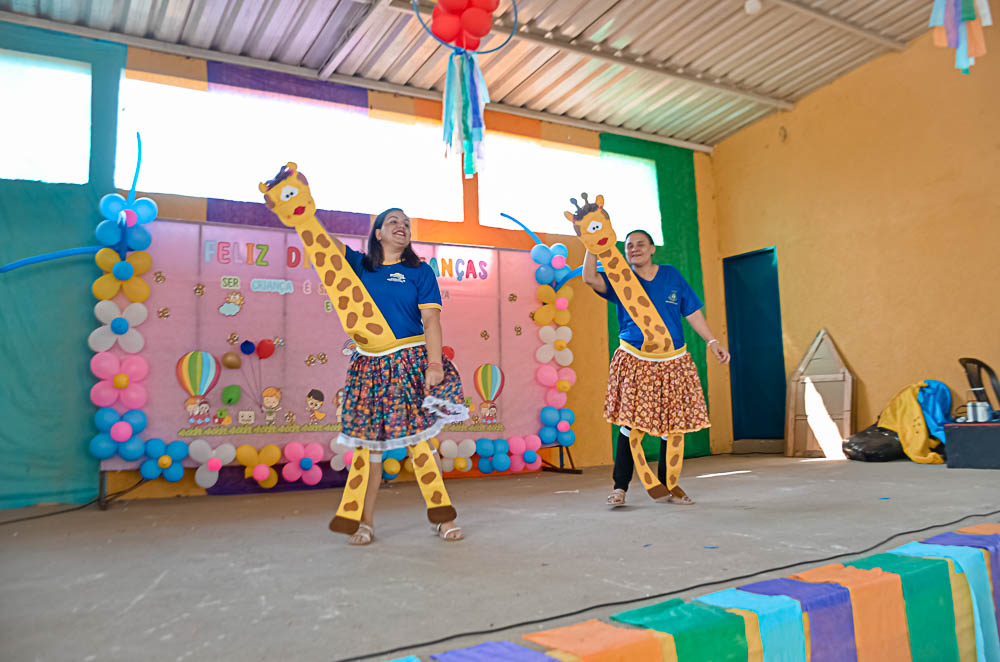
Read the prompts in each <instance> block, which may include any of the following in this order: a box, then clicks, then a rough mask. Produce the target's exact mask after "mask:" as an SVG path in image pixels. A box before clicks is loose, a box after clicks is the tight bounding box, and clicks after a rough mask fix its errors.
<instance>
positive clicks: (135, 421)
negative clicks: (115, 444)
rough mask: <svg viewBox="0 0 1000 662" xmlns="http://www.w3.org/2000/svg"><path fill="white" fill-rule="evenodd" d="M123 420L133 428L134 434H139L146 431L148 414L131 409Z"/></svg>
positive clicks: (123, 416)
mask: <svg viewBox="0 0 1000 662" xmlns="http://www.w3.org/2000/svg"><path fill="white" fill-rule="evenodd" d="M122 420H123V421H125V422H126V423H128V424H129V425H131V426H132V433H133V434H139V433H140V432H142V431H143V430H145V429H146V414H144V413H142V412H141V411H139V410H138V409H129V410H128V411H127V412H125V413H124V414H122ZM109 429H110V428H109Z"/></svg>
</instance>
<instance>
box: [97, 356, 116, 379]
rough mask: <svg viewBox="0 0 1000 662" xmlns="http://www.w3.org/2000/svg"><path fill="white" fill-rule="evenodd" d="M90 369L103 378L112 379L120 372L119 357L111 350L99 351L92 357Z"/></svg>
mask: <svg viewBox="0 0 1000 662" xmlns="http://www.w3.org/2000/svg"><path fill="white" fill-rule="evenodd" d="M90 371H91V372H92V373H94V374H95V375H96V376H98V377H100V378H101V379H111V378H112V377H114V376H115V375H116V374H117V373H118V357H116V356H115V355H114V354H112V353H111V352H98V353H97V354H94V357H93V358H92V359H90Z"/></svg>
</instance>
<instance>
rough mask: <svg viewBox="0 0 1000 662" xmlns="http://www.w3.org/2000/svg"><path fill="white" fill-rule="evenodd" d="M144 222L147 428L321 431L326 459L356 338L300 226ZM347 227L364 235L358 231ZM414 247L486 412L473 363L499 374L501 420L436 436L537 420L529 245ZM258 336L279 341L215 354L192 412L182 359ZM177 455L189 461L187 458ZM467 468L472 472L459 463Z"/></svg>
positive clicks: (227, 438)
mask: <svg viewBox="0 0 1000 662" xmlns="http://www.w3.org/2000/svg"><path fill="white" fill-rule="evenodd" d="M150 232H151V233H152V235H153V242H152V245H151V247H150V249H149V252H150V254H151V255H152V257H153V268H152V269H151V271H150V274H149V275H148V276H147V282H149V285H150V288H151V294H150V297H149V299H148V300H147V301H146V307H147V308H148V310H149V313H150V314H149V318H148V321H147V322H146V323H145V324H143V326H142V333H143V335H144V336H145V338H146V348H145V350H144V351H143V357H144V358H146V360H147V361H148V362H149V366H150V371H149V376H148V377H147V378H146V380H145V385H146V387H147V389H148V392H149V400H148V402H147V404H146V406H145V407H144V408H143V409H144V411H145V412H146V414H147V416H148V419H149V424H148V427H147V428H146V431H145V432H144V433H143V435H142V436H143V438H144V439H151V438H160V439H163V440H164V441H166V442H169V441H172V440H174V439H181V440H183V441H186V442H191V441H193V440H195V439H204V440H205V441H207V442H208V443H209V444H210V445H211V446H212V447H215V446H217V445H219V444H221V443H224V442H228V443H230V444H233V445H234V446H239V445H241V444H250V445H252V446H254V447H256V448H258V449H259V448H262V447H264V446H266V445H268V444H276V445H278V446H279V447H283V446H284V445H285V444H287V443H289V442H292V441H298V442H301V443H308V442H318V443H320V444H321V445H322V446H323V448H324V451H325V455H324V460H329V458H330V457H331V449H330V441H331V440H332V439H335V438H336V437H337V435H338V433H339V430H340V421H339V416H338V408H337V400H338V392H339V391H340V390H341V389H342V387H343V385H344V380H345V377H346V373H347V366H348V362H349V355H350V341H349V339H348V337H347V335H346V334H345V333H344V331H343V329H342V328H341V326H340V322H339V321H338V319H337V316H336V315H335V314H334V313H333V312H332V311H331V310H330V307H329V304H328V301H329V300H328V298H327V295H326V292H325V290H323V288H322V287H320V286H319V280H318V278H317V276H316V272H315V271H314V270H313V269H312V268H311V267H308V266H307V265H305V264H304V262H303V256H302V248H301V243H300V240H299V238H298V236H297V235H296V234H295V233H294V231H292V230H282V229H268V228H256V227H251V228H248V227H244V226H228V225H222V224H212V223H188V222H178V221H166V220H157V222H156V223H155V224H152V225H151V226H150ZM342 240H343V241H344V243H346V244H347V245H349V246H352V247H353V248H356V249H360V248H361V244H362V240H361V239H360V238H357V237H342ZM413 247H414V250H415V251H416V252H417V254H418V255H419V256H420V257H421V258H423V259H425V260H426V261H427V262H428V263H429V264H431V265H432V268H435V270H436V272H437V273H439V278H438V284H439V286H440V288H441V295H442V299H443V303H444V310H443V312H442V326H443V331H444V344H445V345H446V346H449V347H451V348H453V349H454V352H455V358H454V362H455V364H456V366H457V367H458V369H459V371H460V373H461V376H462V382H463V386H464V388H465V396H466V398H467V400H468V401H469V403H470V405H471V408H472V409H471V411H472V412H473V414H474V416H476V417H480V416H482V411H481V408H482V407H481V405H482V401H483V398H482V397H481V396H480V394H479V393H477V391H476V389H475V384H474V373H475V371H476V369H477V368H478V367H479V366H481V365H483V364H488V363H489V364H495V365H498V366H500V368H501V370H502V371H503V373H504V377H505V384H504V387H503V390H502V391H501V393H500V394H499V396H498V397H497V398H496V405H497V417H498V421H497V423H496V424H492V425H487V424H483V423H482V422H480V421H467V422H466V423H465V424H459V425H451V426H448V427H447V428H445V430H444V431H443V432H442V433H441V434H440V435H439V439H441V440H445V439H452V440H455V441H456V442H457V441H460V440H463V439H468V438H472V439H478V438H484V437H485V438H488V439H498V438H503V439H506V438H509V437H511V436H515V435H521V436H524V435H531V434H535V433H536V432H537V430H538V413H539V411H540V409H541V407H542V406H543V404H544V395H545V389H544V388H543V387H542V386H540V385H539V384H538V383H537V381H536V380H535V376H534V371H535V368H536V362H535V359H534V353H535V351H536V349H537V348H538V346H539V343H540V341H539V340H538V336H537V331H538V329H537V326H536V325H535V324H534V323H533V322H532V320H531V317H530V314H531V312H532V311H533V310H534V309H535V308H536V307H537V304H536V302H535V289H536V287H537V285H536V283H535V280H534V271H535V267H536V265H535V264H534V263H533V262H532V260H531V257H530V255H529V253H528V252H527V251H517V250H509V249H489V248H477V247H463V246H453V245H439V244H421V243H414V245H413ZM249 254H252V257H251V258H250V259H249V260H248V259H247V257H248V255H249ZM470 263H471V265H472V266H471V267H470V266H469V265H470ZM459 272H460V273H461V278H459ZM473 272H475V273H474V274H473ZM235 293H239V295H240V296H241V297H242V299H241V300H240V299H239V298H237V297H236V295H235ZM240 301H241V302H240ZM265 338H267V339H272V340H275V341H276V345H277V347H276V351H275V353H274V354H273V355H272V356H271V357H269V358H267V359H259V358H258V357H257V356H256V354H254V355H250V356H246V355H242V354H240V356H241V358H242V362H243V365H242V368H240V369H238V370H232V369H227V368H225V367H222V366H221V365H220V367H219V371H220V377H219V380H218V382H217V383H216V385H215V386H214V387H213V388H212V389H211V390H210V391H209V392H208V393H206V394H204V398H203V399H204V400H206V401H207V404H208V409H209V415H210V418H211V419H212V420H211V422H210V423H208V424H206V425H195V424H191V423H190V422H189V421H190V415H189V413H188V411H187V410H186V408H185V402H186V401H187V400H188V399H189V398H191V397H192V396H191V395H189V394H188V392H186V391H185V390H184V389H183V388H182V386H181V384H180V383H179V382H178V380H177V376H176V365H177V361H178V359H180V358H181V357H182V356H183V355H184V354H186V353H187V352H190V351H194V350H200V351H204V352H209V353H211V354H212V355H213V356H215V357H216V358H217V359H219V360H220V361H221V358H222V355H223V354H224V353H226V352H230V351H234V352H237V353H239V352H240V350H239V345H240V342H242V341H244V340H250V341H252V342H254V343H258V342H259V341H260V340H261V339H265ZM231 384H235V385H238V386H240V387H241V389H242V397H241V399H240V401H239V403H237V404H235V405H229V406H227V405H224V404H223V403H222V391H223V389H224V388H225V387H226V386H229V385H231ZM266 387H277V388H279V389H280V390H281V402H280V410H279V411H278V412H277V416H276V420H275V424H274V425H266V424H265V414H264V412H263V411H262V409H261V391H262V389H264V388H266ZM313 389H317V390H319V391H322V393H323V395H324V404H323V406H322V408H321V409H320V412H321V413H322V414H325V416H323V417H322V419H321V420H319V421H318V422H315V423H310V413H309V409H308V408H307V403H306V395H307V393H309V392H310V391H311V390H313ZM196 395H197V394H196ZM223 409H224V410H226V411H224V412H221V411H220V410H223ZM227 417H228V418H227ZM251 419H252V422H251ZM139 464H141V460H140V461H135V462H127V461H124V460H122V459H121V458H119V457H117V456H115V457H113V458H111V459H107V460H104V461H102V462H101V469H104V470H122V469H135V468H137V467H138V466H139ZM185 466H189V467H193V466H197V465H196V463H194V462H192V461H191V460H190V459H188V460H186V461H185ZM470 474H471V475H478V472H476V471H475V470H473V471H471V472H469V474H465V475H470ZM454 475H463V474H461V473H460V472H454Z"/></svg>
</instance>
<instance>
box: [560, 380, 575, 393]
mask: <svg viewBox="0 0 1000 662" xmlns="http://www.w3.org/2000/svg"><path fill="white" fill-rule="evenodd" d="M570 386H572V384H570V383H569V380H568V379H560V380H559V381H557V382H556V390H557V391H559V392H560V393H569V388H570Z"/></svg>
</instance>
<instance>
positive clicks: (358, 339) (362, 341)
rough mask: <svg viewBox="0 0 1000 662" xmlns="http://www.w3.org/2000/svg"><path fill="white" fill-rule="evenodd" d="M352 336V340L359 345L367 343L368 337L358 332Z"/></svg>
mask: <svg viewBox="0 0 1000 662" xmlns="http://www.w3.org/2000/svg"><path fill="white" fill-rule="evenodd" d="M353 338H354V341H355V342H356V343H358V344H359V345H367V344H368V338H365V337H364V336H363V335H361V334H360V333H355V334H354V336H353Z"/></svg>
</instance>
